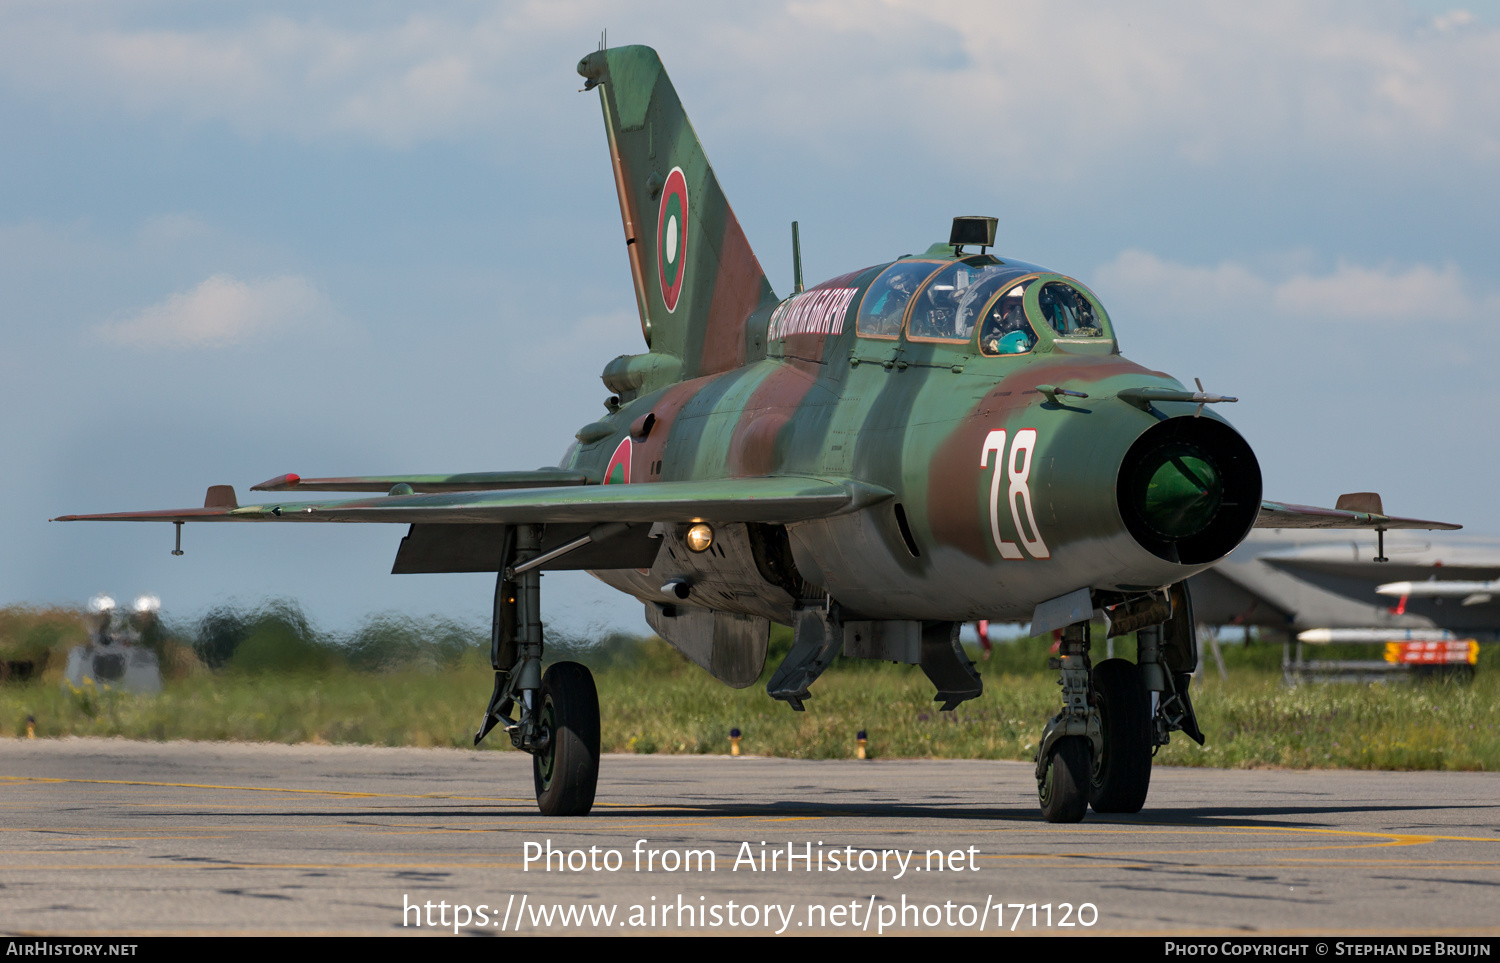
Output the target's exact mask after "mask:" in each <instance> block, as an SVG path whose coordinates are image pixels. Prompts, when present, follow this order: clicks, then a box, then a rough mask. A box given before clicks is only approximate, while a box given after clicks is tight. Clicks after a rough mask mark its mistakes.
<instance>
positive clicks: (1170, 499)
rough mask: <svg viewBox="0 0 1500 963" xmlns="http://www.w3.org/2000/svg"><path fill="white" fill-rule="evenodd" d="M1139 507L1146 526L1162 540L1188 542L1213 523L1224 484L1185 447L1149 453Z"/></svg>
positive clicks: (1198, 455)
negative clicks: (1145, 479)
mask: <svg viewBox="0 0 1500 963" xmlns="http://www.w3.org/2000/svg"><path fill="white" fill-rule="evenodd" d="M1151 461H1152V462H1155V463H1156V464H1155V465H1150V464H1148V465H1147V466H1145V467H1146V473H1147V477H1148V481H1147V482H1146V490H1145V492H1144V493H1143V494H1144V497H1143V499H1142V504H1141V515H1142V517H1143V518H1144V519H1145V522H1146V524H1147V525H1150V526H1151V528H1152V529H1153V530H1155V531H1156V532H1157V534H1159V535H1162V536H1164V537H1166V538H1171V539H1178V538H1189V537H1191V536H1193V535H1196V534H1198V533H1199V532H1201V531H1203V529H1205V528H1207V527H1208V524H1209V523H1210V522H1212V521H1213V520H1214V516H1215V515H1216V514H1217V513H1218V511H1219V505H1220V504H1221V503H1222V502H1223V501H1224V483H1223V481H1222V480H1221V479H1220V477H1219V471H1218V468H1217V467H1216V466H1215V465H1214V463H1213V461H1212V460H1210V459H1209V457H1208V456H1207V455H1206V454H1205V453H1203V452H1202V451H1199V450H1198V449H1196V448H1194V447H1192V446H1188V445H1172V446H1170V447H1168V448H1165V449H1163V450H1161V451H1158V452H1155V453H1153V457H1152V459H1151Z"/></svg>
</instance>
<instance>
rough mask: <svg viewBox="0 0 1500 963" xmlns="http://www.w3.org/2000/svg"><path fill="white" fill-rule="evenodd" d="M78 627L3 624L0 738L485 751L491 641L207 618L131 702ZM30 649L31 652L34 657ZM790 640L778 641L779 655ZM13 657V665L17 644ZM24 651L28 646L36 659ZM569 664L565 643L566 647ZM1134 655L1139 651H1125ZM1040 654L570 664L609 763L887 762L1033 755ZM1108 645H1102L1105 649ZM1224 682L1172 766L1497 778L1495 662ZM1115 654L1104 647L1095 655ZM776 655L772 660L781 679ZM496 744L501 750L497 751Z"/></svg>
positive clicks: (603, 649)
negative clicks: (943, 675) (863, 757)
mask: <svg viewBox="0 0 1500 963" xmlns="http://www.w3.org/2000/svg"><path fill="white" fill-rule="evenodd" d="M84 634H86V633H84V630H83V628H80V627H78V616H77V613H71V612H66V610H48V612H28V610H17V609H5V610H0V657H15V655H17V654H23V649H24V651H26V652H30V654H31V655H33V657H34V655H37V654H39V652H43V651H48V646H51V651H52V652H54V655H52V657H51V658H49V661H48V666H49V667H48V669H46V670H43V672H42V673H40V675H39V678H34V679H31V681H28V682H24V684H17V682H10V684H6V685H0V738H17V736H24V733H26V724H27V718H28V717H30V718H33V720H34V723H33V724H34V732H36V735H37V736H39V738H54V736H65V735H101V736H126V738H138V739H249V741H275V742H353V744H374V745H458V747H462V745H469V744H471V735H472V732H474V727H475V726H477V723H478V717H480V712H481V709H483V705H484V700H486V699H487V696H489V688H490V679H492V676H490V672H489V666H487V655H486V652H484V651H483V649H481V646H480V643H478V642H480V639H478V633H477V630H474V628H472V627H468V628H466V627H462V625H453V624H447V622H410V621H401V619H372V621H371V622H366V624H365V625H362V627H360V630H357V631H356V633H353V634H351V636H348V637H338V639H333V637H326V636H318V634H317V633H314V631H312V630H311V628H309V627H308V625H306V622H305V621H300V616H299V615H297V613H296V610H294V609H291V607H287V606H279V607H278V606H272V607H269V609H264V610H260V612H251V613H234V612H219V613H210V616H205V618H204V619H201V621H199V622H198V625H196V627H189V628H175V630H169V631H165V633H162V636H160V637H159V639H157V640H156V642H154V646H156V648H157V649H159V654H160V657H162V663H163V666H165V669H166V670H165V675H166V676H168V679H166V685H165V690H163V691H162V693H160V694H157V696H132V694H126V693H118V691H110V690H104V688H99V687H95V685H84V687H81V688H74V687H69V685H66V684H65V682H63V681H62V676H60V669H58V666H60V661H62V660H60V658H58V657H55V652H57V651H58V649H62V651H66V646H69V645H74V643H77V642H80V640H83V637H84ZM23 643H24V645H23ZM786 643H787V639H786V637H784V636H781V634H778V637H777V639H775V645H774V648H777V649H784V645H786ZM6 645H9V651H6V649H5V646H6ZM26 646H30V648H26ZM553 648H555V649H556V651H558V652H561V654H568V652H570V646H568V645H565V643H562V645H556V646H553ZM1119 648H1121V654H1122V655H1133V654H1134V652H1133V643H1131V642H1130V640H1121V642H1119ZM1046 649H1047V643H1046V640H1038V639H1022V640H1019V642H1014V643H1002V645H998V646H996V652H995V655H993V658H990V660H987V661H981V663H980V664H981V670H983V673H984V679H986V691H984V696H983V697H980V699H977V700H974V702H969V703H966V705H963V706H960V708H959V709H957V711H954V712H939V711H936V705H935V703H933V702H932V687H930V684H929V682H927V679H926V676H922V673H921V670H919V669H916V667H915V666H889V664H877V663H864V661H852V660H840V661H838V663H837V664H835V666H834V667H832V669H829V670H828V672H826V673H825V675H823V678H822V679H819V681H817V684H816V685H814V687H813V694H814V697H813V699H811V700H810V702H808V703H807V711H805V712H793V711H790V709H789V708H787V706H784V705H781V703H777V702H772V700H771V699H768V697H766V694H765V690H763V681H765V679H762V684H757V685H753V687H750V688H745V690H730V688H726V687H723V685H721V684H718V682H717V681H714V679H711V678H709V676H708V675H706V673H705V672H702V670H700V669H697V667H696V666H693V664H690V663H687V661H684V660H682V658H681V657H679V655H676V654H675V652H673V651H672V649H670V648H667V646H666V645H664V643H663V642H660V640H636V639H625V637H621V639H613V640H612V642H609V643H606V645H600V646H591V648H582V649H580V648H577V646H573V648H571V655H573V657H577V658H579V660H582V661H585V663H589V664H591V666H592V669H594V673H595V679H597V684H598V691H600V703H601V712H603V732H604V750H606V751H625V753H631V751H633V753H724V751H727V750H729V730H730V729H732V727H738V729H741V732H742V733H744V735H742V750H744V751H745V753H754V754H772V756H792V757H805V759H838V757H850V756H852V754H853V751H855V733H856V732H858V730H859V729H864V730H865V732H867V733H868V753H870V756H873V757H965V759H1031V757H1032V753H1034V744H1035V739H1037V736H1038V733H1040V732H1041V726H1043V721H1044V720H1046V718H1047V717H1049V715H1050V714H1052V712H1053V711H1056V705H1058V685H1056V682H1055V678H1053V676H1055V673H1050V672H1047V670H1046V669H1044V666H1046V655H1047V651H1046ZM1097 649H1103V646H1097ZM1224 651H1226V663H1227V667H1229V678H1227V679H1220V678H1218V675H1217V672H1215V670H1209V672H1206V673H1205V675H1203V678H1202V679H1200V681H1199V682H1196V684H1194V697H1196V703H1197V708H1199V717H1200V721H1202V724H1203V729H1205V732H1206V733H1208V736H1209V738H1208V745H1205V747H1202V748H1200V747H1199V745H1196V744H1193V742H1191V741H1188V739H1187V738H1185V736H1182V735H1176V736H1175V738H1173V742H1172V745H1169V747H1167V748H1164V750H1163V751H1161V754H1160V756H1158V760H1160V762H1164V763H1170V765H1199V766H1205V765H1206V766H1263V765H1277V766H1299V768H1307V766H1313V768H1317V766H1346V768H1368V769H1497V768H1500V697H1497V696H1500V672H1497V667H1496V666H1494V664H1493V661H1494V658H1493V655H1494V652H1493V651H1490V649H1487V651H1485V654H1484V663H1482V664H1481V670H1479V675H1478V678H1476V681H1475V682H1472V684H1469V685H1457V684H1451V682H1425V684H1419V682H1392V684H1382V685H1352V684H1322V685H1302V687H1298V688H1287V687H1284V685H1283V684H1281V676H1280V670H1278V664H1280V658H1281V648H1280V645H1251V646H1244V645H1232V646H1226V649H1224ZM1095 657H1097V658H1098V657H1103V651H1097V652H1095ZM774 658H775V654H772V658H771V660H769V661H768V664H774ZM484 748H507V741H505V739H504V738H502V736H499V738H493V736H492V738H490V739H487V741H486V744H484Z"/></svg>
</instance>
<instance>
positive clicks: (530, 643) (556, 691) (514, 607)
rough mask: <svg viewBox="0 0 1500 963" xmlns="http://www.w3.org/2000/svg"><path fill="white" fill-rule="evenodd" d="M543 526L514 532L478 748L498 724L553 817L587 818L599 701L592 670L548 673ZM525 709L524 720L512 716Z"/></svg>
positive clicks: (499, 591) (506, 554) (506, 553)
mask: <svg viewBox="0 0 1500 963" xmlns="http://www.w3.org/2000/svg"><path fill="white" fill-rule="evenodd" d="M541 548H542V527H541V526H540V525H518V526H516V527H514V528H511V529H508V530H507V531H506V534H505V543H504V548H503V550H502V555H501V557H502V558H503V559H504V560H505V561H504V564H503V565H502V566H501V569H500V575H499V577H498V578H497V579H496V582H495V611H494V620H493V625H492V628H491V634H490V663H491V665H492V666H493V667H494V669H495V690H494V692H493V694H492V695H491V696H490V703H489V706H488V707H487V708H486V709H485V713H484V721H483V722H481V723H480V726H479V731H478V732H476V733H475V734H474V744H475V745H478V744H479V741H480V740H481V739H483V738H484V737H485V736H486V735H488V734H489V732H490V730H491V729H494V728H495V727H496V726H497V725H498V726H500V727H502V728H504V730H505V732H506V734H507V735H509V736H510V741H511V744H512V745H513V746H515V747H516V748H517V749H521V750H523V751H525V752H529V753H531V757H532V775H533V778H534V781H535V783H536V801H537V805H538V807H540V808H541V810H542V813H543V814H544V815H548V816H584V815H587V814H588V811H589V810H590V809H591V808H593V805H594V790H595V787H596V786H597V785H598V781H599V695H598V692H597V690H596V689H595V688H594V678H593V676H592V675H590V674H589V670H588V669H587V668H585V667H584V666H582V665H579V664H578V663H576V662H558V663H555V664H553V665H552V666H551V667H550V668H548V669H547V672H546V674H545V675H543V674H542V617H541V571H540V570H539V568H538V567H537V566H536V564H534V563H533V564H528V563H532V562H533V559H536V558H537V556H539V555H540V554H541ZM518 705H519V707H520V718H519V719H515V718H512V717H511V711H512V710H513V709H515V708H516V707H517V706H518Z"/></svg>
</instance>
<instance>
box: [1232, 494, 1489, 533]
mask: <svg viewBox="0 0 1500 963" xmlns="http://www.w3.org/2000/svg"><path fill="white" fill-rule="evenodd" d="M1255 527H1256V528H1376V529H1393V528H1425V529H1428V530H1432V529H1444V530H1450V529H1457V528H1463V526H1462V525H1454V524H1452V523H1451V522H1429V521H1425V520H1423V519H1420V518H1398V517H1396V516H1394V515H1383V514H1381V513H1379V512H1368V511H1366V512H1361V511H1352V510H1349V509H1344V508H1314V507H1313V506H1311V505H1288V504H1285V503H1283V502H1271V501H1263V502H1261V503H1260V515H1259V517H1257V518H1256V519H1255Z"/></svg>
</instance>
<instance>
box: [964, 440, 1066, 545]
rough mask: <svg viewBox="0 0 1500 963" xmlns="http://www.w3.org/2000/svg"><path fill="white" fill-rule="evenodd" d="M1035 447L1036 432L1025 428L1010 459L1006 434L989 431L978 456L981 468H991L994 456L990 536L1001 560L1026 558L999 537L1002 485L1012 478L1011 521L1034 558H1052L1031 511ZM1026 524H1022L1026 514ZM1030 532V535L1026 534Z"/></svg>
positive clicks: (991, 484)
mask: <svg viewBox="0 0 1500 963" xmlns="http://www.w3.org/2000/svg"><path fill="white" fill-rule="evenodd" d="M1035 448H1036V429H1035V428H1022V429H1021V430H1020V431H1018V432H1016V437H1015V439H1014V440H1013V441H1012V442H1011V445H1010V457H1009V458H1006V457H1005V432H1004V431H1003V430H996V431H992V432H990V433H989V434H988V435H986V436H985V439H984V450H983V451H982V452H981V453H980V455H979V467H980V468H988V467H989V466H990V452H994V453H995V474H994V478H993V480H992V481H991V482H990V535H991V537H993V538H994V539H995V547H996V548H997V549H999V550H1000V557H1001V558H1011V559H1017V558H1025V556H1024V555H1022V554H1021V550H1020V549H1019V548H1017V547H1016V543H1015V542H1008V541H1006V540H1005V538H1004V537H1003V536H1002V535H1001V534H1000V483H1001V482H1002V481H1003V480H1005V479H1009V481H1010V488H1009V493H1008V495H1007V497H1006V502H1007V503H1008V504H1009V505H1010V520H1011V521H1012V522H1014V523H1015V526H1016V534H1017V535H1018V536H1019V537H1020V539H1021V544H1022V545H1025V546H1026V551H1027V552H1030V553H1031V557H1032V558H1051V557H1052V553H1051V552H1049V551H1047V543H1046V542H1044V541H1042V533H1041V532H1039V531H1038V530H1037V527H1036V514H1035V513H1034V512H1033V511H1032V508H1031V453H1032V451H1033V450H1034V449H1035ZM1023 509H1024V515H1025V517H1026V524H1025V525H1022V524H1021V517H1022V514H1023ZM1028 532H1029V533H1030V534H1029V535H1028V534H1027V533H1028Z"/></svg>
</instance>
